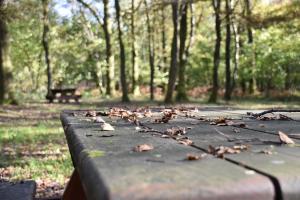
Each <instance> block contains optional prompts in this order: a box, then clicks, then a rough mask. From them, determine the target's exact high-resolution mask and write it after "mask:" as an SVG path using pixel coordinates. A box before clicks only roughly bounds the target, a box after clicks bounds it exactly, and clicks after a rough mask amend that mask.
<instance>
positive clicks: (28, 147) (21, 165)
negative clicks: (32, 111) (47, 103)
mask: <svg viewBox="0 0 300 200" xmlns="http://www.w3.org/2000/svg"><path fill="white" fill-rule="evenodd" d="M0 146H1V154H0V168H3V167H4V168H9V169H10V174H9V179H11V180H23V179H34V180H37V179H44V178H47V179H51V180H54V181H57V182H59V183H61V184H63V183H64V182H65V180H66V178H67V177H69V176H70V175H71V172H72V169H73V166H72V163H71V158H70V154H69V151H68V150H67V145H66V140H65V136H64V133H63V129H62V126H61V123H60V121H59V120H51V121H38V122H37V123H35V125H34V126H32V125H28V126H26V124H25V123H22V125H17V126H14V124H13V123H9V124H8V123H6V124H5V126H4V127H0ZM5 151H6V152H5ZM7 151H8V152H7Z"/></svg>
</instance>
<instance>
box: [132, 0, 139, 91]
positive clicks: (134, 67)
mask: <svg viewBox="0 0 300 200" xmlns="http://www.w3.org/2000/svg"><path fill="white" fill-rule="evenodd" d="M134 9H135V8H134V0H131V40H132V41H131V63H132V88H131V92H132V93H133V95H138V94H139V93H140V92H139V91H140V88H139V85H138V83H137V81H138V79H139V68H138V67H139V66H138V55H137V54H138V51H137V49H136V38H135V19H134V13H135V11H134Z"/></svg>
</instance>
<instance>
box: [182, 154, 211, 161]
mask: <svg viewBox="0 0 300 200" xmlns="http://www.w3.org/2000/svg"><path fill="white" fill-rule="evenodd" d="M206 156H207V154H206V153H202V154H200V155H198V154H187V155H186V158H185V160H188V161H194V160H201V159H203V158H205V157H206Z"/></svg>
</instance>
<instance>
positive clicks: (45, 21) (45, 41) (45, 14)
mask: <svg viewBox="0 0 300 200" xmlns="http://www.w3.org/2000/svg"><path fill="white" fill-rule="evenodd" d="M42 3H43V26H44V28H43V37H42V44H43V47H44V51H45V62H46V65H47V95H46V96H47V97H50V96H52V93H51V87H52V73H51V65H50V56H49V8H48V6H49V1H48V0H43V1H42Z"/></svg>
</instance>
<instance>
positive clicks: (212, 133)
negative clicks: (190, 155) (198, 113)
mask: <svg viewBox="0 0 300 200" xmlns="http://www.w3.org/2000/svg"><path fill="white" fill-rule="evenodd" d="M249 121H250V120H249ZM249 121H247V122H246V124H248V122H249ZM195 123H198V124H197V125H193V124H195ZM251 123H253V124H256V125H255V127H257V126H258V123H259V122H257V121H252V122H251ZM274 123H275V122H274ZM291 123H293V122H290V121H285V123H281V124H280V127H281V128H283V130H285V129H290V127H291V126H293V125H294V124H292V125H291ZM145 124H146V125H147V126H150V127H152V128H154V129H160V130H166V129H167V128H171V127H174V126H181V127H188V126H189V127H193V128H192V129H191V130H189V131H188V133H187V136H188V137H189V138H190V139H191V140H193V141H194V142H195V144H194V145H195V146H196V147H199V148H201V149H208V146H209V145H212V146H219V145H224V146H233V145H235V144H236V143H237V140H236V141H232V142H229V141H228V138H226V137H224V136H223V135H222V134H220V133H218V132H217V131H219V132H221V133H223V134H225V135H226V136H228V137H230V138H236V139H255V138H258V139H259V140H261V141H257V140H253V142H242V143H249V144H251V150H249V151H246V152H242V153H240V154H226V155H225V158H227V159H228V160H231V161H233V162H236V163H238V164H241V165H244V166H247V167H249V168H252V169H255V170H256V171H258V172H261V173H263V174H265V175H268V176H269V177H274V178H276V179H274V181H275V182H276V181H278V183H279V184H280V188H279V189H281V191H278V194H277V195H278V197H279V198H281V197H282V198H284V199H300V160H299V155H300V148H299V147H288V146H286V145H281V144H280V143H279V139H278V136H277V135H275V134H274V135H271V134H265V133H261V132H257V131H250V130H245V129H240V133H235V132H234V131H233V130H232V129H233V127H230V126H212V125H209V123H208V122H199V121H196V120H192V119H186V118H181V117H179V118H177V119H175V120H171V121H170V122H169V123H167V124H153V123H151V122H145ZM273 128H274V127H273ZM275 128H276V127H275ZM275 128H274V130H275ZM215 129H217V131H216V130H215ZM262 141H263V142H262ZM295 142H296V143H298V144H299V143H300V142H299V140H295ZM270 145H272V147H273V152H274V153H273V154H272V155H265V154H260V153H258V151H260V150H262V149H265V148H270Z"/></svg>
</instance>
